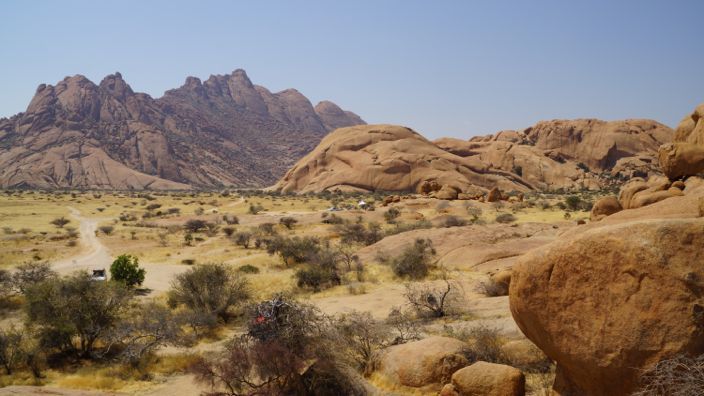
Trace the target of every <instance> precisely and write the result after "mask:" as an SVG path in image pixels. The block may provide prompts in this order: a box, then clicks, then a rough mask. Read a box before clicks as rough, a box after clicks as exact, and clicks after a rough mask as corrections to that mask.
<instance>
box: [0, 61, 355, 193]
mask: <svg viewBox="0 0 704 396" xmlns="http://www.w3.org/2000/svg"><path fill="white" fill-rule="evenodd" d="M359 124H364V121H363V120H362V119H361V118H360V117H359V116H357V115H356V114H354V113H352V112H349V111H344V110H342V109H340V108H339V107H338V106H337V105H335V104H334V103H332V102H328V101H323V102H321V103H319V104H318V105H317V106H315V107H313V105H312V104H311V103H310V101H309V100H308V99H307V98H306V97H305V96H303V95H302V94H301V93H300V92H298V91H296V90H295V89H287V90H284V91H281V92H277V93H272V92H270V91H269V90H267V89H266V88H264V87H261V86H257V85H253V84H252V82H251V81H250V80H249V78H248V77H247V74H246V73H245V71H244V70H235V71H234V72H233V73H232V74H229V75H214V76H210V78H208V79H207V80H206V81H204V82H201V81H200V80H199V79H198V78H195V77H188V78H187V79H186V82H185V84H184V85H183V86H181V87H179V88H177V89H172V90H169V91H167V92H166V93H165V94H164V96H162V97H161V98H158V99H154V98H152V97H150V96H149V95H147V94H144V93H138V92H134V91H132V89H131V88H130V86H129V85H128V84H127V83H126V82H125V81H124V80H123V79H122V76H121V75H120V73H115V74H112V75H109V76H107V77H105V78H104V79H103V80H102V81H101V82H100V84H99V85H96V84H94V83H93V82H91V81H90V80H88V79H87V78H85V77H84V76H81V75H76V76H73V77H66V78H65V79H64V80H62V81H60V82H59V83H57V84H56V85H54V86H52V85H45V84H41V85H40V86H39V87H38V88H37V91H36V93H35V95H34V98H33V99H32V101H31V102H30V104H29V106H28V107H27V110H26V111H25V112H23V113H19V114H17V115H15V116H12V117H10V118H4V119H0V187H3V188H48V189H52V188H104V189H182V188H192V187H193V188H214V187H221V186H234V187H263V186H267V185H270V184H272V183H274V182H275V181H276V180H277V179H278V178H279V177H281V176H282V175H283V174H284V172H285V171H286V170H287V169H288V168H289V167H290V166H291V165H293V164H294V163H295V162H296V161H297V160H298V159H300V158H301V157H303V156H304V155H305V154H307V153H308V152H309V151H310V150H312V149H313V148H314V147H315V146H316V145H317V144H318V143H319V142H320V140H321V139H322V138H323V137H324V136H325V135H326V134H327V133H328V132H329V131H331V130H333V129H336V128H339V127H344V126H352V125H359Z"/></svg>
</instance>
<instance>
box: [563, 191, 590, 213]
mask: <svg viewBox="0 0 704 396" xmlns="http://www.w3.org/2000/svg"><path fill="white" fill-rule="evenodd" d="M586 205H589V203H588V202H585V201H583V200H582V198H580V197H579V196H577V195H570V196H567V197H566V198H565V207H566V208H567V209H569V210H581V209H583V208H585V206H586ZM589 209H591V208H589ZM584 210H587V209H584Z"/></svg>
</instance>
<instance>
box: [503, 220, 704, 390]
mask: <svg viewBox="0 0 704 396" xmlns="http://www.w3.org/2000/svg"><path fill="white" fill-rule="evenodd" d="M634 211H635V210H634ZM703 245H704V220H702V219H697V218H694V219H692V218H689V219H660V220H642V221H639V220H633V221H625V222H623V223H617V224H613V225H603V226H601V227H598V228H595V229H591V230H589V231H586V232H582V233H579V234H576V235H573V236H570V237H564V238H563V239H561V240H559V241H556V242H553V243H551V244H548V245H545V246H544V247H542V248H538V249H535V250H532V251H530V252H528V253H527V254H526V255H524V256H522V257H521V258H519V259H518V260H517V263H516V264H515V265H514V267H513V275H512V279H511V287H510V290H509V301H510V307H511V313H512V314H513V317H514V319H515V321H516V323H517V324H518V326H519V327H520V329H521V330H522V332H523V333H524V334H525V335H526V337H527V338H528V339H530V340H531V341H532V342H533V343H535V345H537V346H538V347H539V348H540V349H541V350H543V352H545V354H546V355H547V356H549V357H550V358H551V359H553V360H555V361H556V362H557V365H558V370H557V379H556V382H555V385H554V390H555V392H557V394H560V395H604V396H612V395H613V396H616V395H627V394H630V393H631V392H633V391H634V390H635V389H636V387H637V385H638V378H639V375H640V372H641V370H645V369H648V368H650V367H652V366H653V365H654V364H655V363H657V362H658V361H660V360H662V359H665V358H669V357H673V356H675V355H677V354H681V353H686V354H690V355H693V356H696V355H699V354H702V353H704V337H702V332H703V330H702V329H703V328H704V314H702V312H704V294H702V293H701V290H704V267H702V266H701V263H702V261H703V260H704V249H702V248H701V246H703Z"/></svg>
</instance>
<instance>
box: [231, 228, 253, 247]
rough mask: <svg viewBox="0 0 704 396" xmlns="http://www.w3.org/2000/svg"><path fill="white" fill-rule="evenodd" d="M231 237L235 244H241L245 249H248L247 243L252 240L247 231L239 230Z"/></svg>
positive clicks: (250, 234)
mask: <svg viewBox="0 0 704 396" xmlns="http://www.w3.org/2000/svg"><path fill="white" fill-rule="evenodd" d="M232 239H233V240H234V242H235V244H236V245H237V246H242V247H243V248H245V249H249V244H250V243H251V241H252V233H251V232H248V231H240V232H238V233H236V234H234V235H233V237H232Z"/></svg>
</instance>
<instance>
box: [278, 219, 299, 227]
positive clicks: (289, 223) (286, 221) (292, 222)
mask: <svg viewBox="0 0 704 396" xmlns="http://www.w3.org/2000/svg"><path fill="white" fill-rule="evenodd" d="M296 223H298V220H296V219H295V218H293V217H289V216H286V217H282V218H280V219H279V224H282V225H283V226H284V227H286V228H288V229H289V230H290V229H292V228H293V226H294V225H295V224H296Z"/></svg>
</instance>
